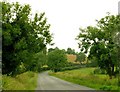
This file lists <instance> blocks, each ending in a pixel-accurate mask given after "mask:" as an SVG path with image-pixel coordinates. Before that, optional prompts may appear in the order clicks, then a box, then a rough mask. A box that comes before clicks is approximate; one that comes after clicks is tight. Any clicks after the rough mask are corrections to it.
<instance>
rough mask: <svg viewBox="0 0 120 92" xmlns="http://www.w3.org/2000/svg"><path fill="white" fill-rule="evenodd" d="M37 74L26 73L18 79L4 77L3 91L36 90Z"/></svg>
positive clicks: (17, 77) (18, 76)
mask: <svg viewBox="0 0 120 92" xmlns="http://www.w3.org/2000/svg"><path fill="white" fill-rule="evenodd" d="M37 78H38V75H37V73H34V72H25V73H23V74H20V75H17V76H16V77H10V76H6V75H3V76H2V85H3V87H2V89H3V90H35V88H36V87H37Z"/></svg>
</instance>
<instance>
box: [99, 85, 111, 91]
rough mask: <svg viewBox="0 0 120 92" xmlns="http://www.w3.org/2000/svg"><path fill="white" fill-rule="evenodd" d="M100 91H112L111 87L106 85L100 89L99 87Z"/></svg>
mask: <svg viewBox="0 0 120 92" xmlns="http://www.w3.org/2000/svg"><path fill="white" fill-rule="evenodd" d="M100 89H101V90H107V91H110V90H111V89H112V87H111V86H106V85H103V86H102V87H100Z"/></svg>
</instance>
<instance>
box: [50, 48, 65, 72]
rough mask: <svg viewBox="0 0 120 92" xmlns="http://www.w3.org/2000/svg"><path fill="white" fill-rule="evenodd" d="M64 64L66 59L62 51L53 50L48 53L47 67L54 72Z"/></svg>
mask: <svg viewBox="0 0 120 92" xmlns="http://www.w3.org/2000/svg"><path fill="white" fill-rule="evenodd" d="M66 62H67V57H66V54H65V52H64V51H63V50H59V49H55V50H53V51H51V52H49V53H48V67H49V68H50V69H52V70H54V71H55V72H57V71H59V70H60V68H62V67H65V64H66Z"/></svg>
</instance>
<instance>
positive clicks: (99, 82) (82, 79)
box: [49, 68, 118, 90]
mask: <svg viewBox="0 0 120 92" xmlns="http://www.w3.org/2000/svg"><path fill="white" fill-rule="evenodd" d="M94 69H95V68H81V69H76V70H69V71H63V72H57V73H53V72H50V73H49V74H50V75H52V76H55V77H58V78H61V79H63V80H66V81H69V82H73V83H76V84H79V85H84V86H87V87H91V88H94V89H97V90H117V89H118V86H117V83H118V80H117V78H113V79H109V76H107V75H103V74H94V73H93V71H94Z"/></svg>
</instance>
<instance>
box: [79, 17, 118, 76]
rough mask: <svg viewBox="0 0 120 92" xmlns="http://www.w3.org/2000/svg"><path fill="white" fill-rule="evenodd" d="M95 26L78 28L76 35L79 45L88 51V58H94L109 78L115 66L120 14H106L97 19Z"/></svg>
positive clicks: (82, 49) (113, 72)
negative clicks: (78, 32) (116, 38)
mask: <svg viewBox="0 0 120 92" xmlns="http://www.w3.org/2000/svg"><path fill="white" fill-rule="evenodd" d="M97 22H98V23H97V26H96V27H92V26H88V27H87V28H86V29H80V30H81V32H80V34H79V35H78V36H77V40H79V41H80V42H79V47H80V48H81V51H83V52H84V53H89V59H92V58H96V60H97V61H98V65H99V67H100V68H103V69H105V70H106V71H107V73H108V75H109V76H110V78H112V76H113V75H114V74H115V69H114V67H115V66H116V67H117V64H118V62H117V44H116V42H115V37H116V35H117V33H118V31H117V29H118V27H119V26H120V16H118V15H116V16H114V15H111V16H110V15H108V16H106V17H105V18H102V19H101V20H99V21H97Z"/></svg>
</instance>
